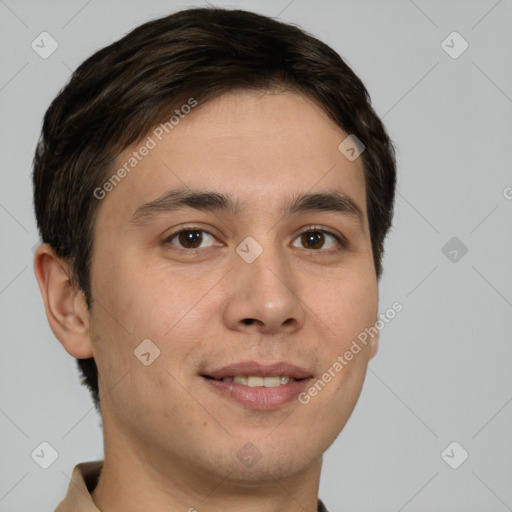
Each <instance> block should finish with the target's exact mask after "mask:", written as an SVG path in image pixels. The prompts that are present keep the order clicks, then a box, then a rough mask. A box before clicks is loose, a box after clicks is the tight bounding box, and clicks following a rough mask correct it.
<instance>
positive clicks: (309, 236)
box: [33, 8, 395, 512]
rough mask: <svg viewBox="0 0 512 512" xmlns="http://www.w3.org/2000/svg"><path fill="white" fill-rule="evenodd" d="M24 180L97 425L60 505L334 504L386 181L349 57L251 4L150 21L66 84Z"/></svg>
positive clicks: (359, 368)
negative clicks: (96, 451)
mask: <svg viewBox="0 0 512 512" xmlns="http://www.w3.org/2000/svg"><path fill="white" fill-rule="evenodd" d="M33 179H34V202H35V210H36V216H37V221H38V226H39V229H40V233H41V237H42V241H43V244H41V245H40V246H39V248H38V249H37V251H36V254H35V259H34V268H35V273H36V276H37V280H38V283H39V286H40V289H41V293H42V296H43V300H44V305H45V310H46V314H47V317H48V321H49V324H50V326H51V328H52V330H53V332H54V334H55V336H56V337H57V338H58V339H59V341H60V342H61V343H62V345H63V347H64V348H65V350H66V351H67V352H68V353H69V354H71V355H72V356H73V357H75V358H77V360H78V364H79V367H80V369H81V371H82V373H83V375H84V382H85V383H86V384H87V386H88V387H89V389H90V390H91V393H92V396H93V399H94V402H95V405H96V407H97V409H98V412H100V414H101V418H102V424H103V429H104V445H105V458H104V461H93V462H88V463H82V464H78V465H77V466H76V467H75V469H74V471H73V477H72V482H71V483H70V486H69V489H68V493H67V495H66V497H65V499H64V500H63V501H62V502H61V503H60V505H59V506H58V507H57V511H58V512H63V511H68V510H69V511H70V510H78V511H97V510H104V511H109V512H117V511H123V512H130V511H139V510H144V511H146V512H153V511H163V510H189V511H193V510H197V511H200V512H201V511H221V510H222V511H224V510H242V511H243V510H247V511H250V510H258V511H268V512H271V511H286V512H288V511H289V512H292V511H299V510H300V511H307V512H313V511H315V510H325V508H324V506H323V504H322V502H321V501H320V500H319V499H318V487H319V480H320V471H321V465H322V454H323V453H324V452H325V450H327V448H328V447H329V446H330V445H331V444H332V443H333V441H334V440H335V439H336V437H337V436H338V435H339V433H340V432H341V430H342V429H343V427H344V425H345V424H346V422H347V421H348V419H349V417H350V415H351V413H352V411H353V409H354V407H355V404H356V402H357V399H358V397H359V394H360V392H361V388H362V385H363V382H364V378H365V374H366V368H367V364H368V361H369V360H370V359H371V358H372V357H373V356H374V355H375V353H376V351H377V342H378V332H377V333H376V334H375V333H373V332H372V331H368V328H369V327H371V326H373V325H374V324H375V321H376V319H377V314H378V286H377V285H378V280H379V278H380V276H381V272H382V268H381V259H382V255H383V244H384V239H385V236H386V234H387V232H388V230H389V227H390V225H391V220H392V212H393V202H394V192H395V159H394V151H393V146H392V143H391V141H390V140H389V138H388V135H387V133H386V130H385V129H384V127H383V125H382V123H381V121H380V120H379V119H378V117H377V116H376V114H375V112H374V111H373V109H372V107H371V105H370V100H369V96H368V93H367V91H366V89H365V88H364V86H363V84H362V83H361V81H360V80H359V79H358V78H357V77H356V76H355V75H354V73H353V72H352V70H351V69H350V68H349V67H348V66H347V65H346V64H345V63H344V61H343V60H342V59H341V58H340V57H339V55H337V54H336V53H335V52H334V51H333V50H332V49H330V48H329V47H328V46H326V45H325V44H323V43H321V42H320V41H318V40H317V39H315V38H313V37H312V36H310V35H308V34H306V33H305V32H303V31H301V30H300V29H298V28H297V27H293V26H290V25H287V24H284V23H281V22H278V21H276V20H272V19H269V18H266V17H264V16H260V15H257V14H254V13H250V12H246V11H240V10H225V9H218V8H215V9H214V8H212V9H190V10H185V11H180V12H178V13H175V14H173V15H170V16H167V17H164V18H161V19H157V20H154V21H151V22H148V23H146V24H144V25H142V26H140V27H138V28H136V29H135V30H133V31H132V32H130V33H129V34H128V35H126V36H125V37H123V38H122V39H120V40H119V41H117V42H115V43H113V44H112V45H110V46H109V47H107V48H104V49H102V50H100V51H99V52H97V53H96V54H94V55H93V56H92V57H90V58H89V59H87V60H86V61H85V62H84V63H83V64H82V65H81V66H80V67H79V68H78V69H77V70H76V72H75V73H74V75H73V77H72V78H71V80H70V82H69V83H68V84H67V86H66V87H65V88H64V89H63V90H62V91H61V92H60V94H59V95H58V96H57V98H56V99H55V100H54V101H53V103H52V104H51V106H50V107H49V109H48V111H47V113H46V115H45V119H44V125H43V131H42V136H41V140H40V142H39V145H38V148H37V151H36V156H35V159H34V174H33ZM363 332H372V335H371V336H370V337H368V336H366V338H362V337H361V333H363ZM356 339H359V340H363V339H364V342H363V343H359V345H358V348H359V350H353V347H354V340H356ZM350 351H352V352H350ZM348 353H352V356H351V357H350V358H349V357H344V356H343V355H344V354H347V355H348Z"/></svg>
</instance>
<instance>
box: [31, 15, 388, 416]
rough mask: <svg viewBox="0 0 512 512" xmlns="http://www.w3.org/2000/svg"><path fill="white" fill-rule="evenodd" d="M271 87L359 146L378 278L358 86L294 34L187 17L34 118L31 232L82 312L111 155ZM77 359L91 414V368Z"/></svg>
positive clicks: (376, 143) (144, 28)
mask: <svg viewBox="0 0 512 512" xmlns="http://www.w3.org/2000/svg"><path fill="white" fill-rule="evenodd" d="M276 88H286V89H289V90H293V91H297V92H300V93H303V94H305V95H306V96H308V97H309V98H311V99H312V100H314V101H315V102H316V103H318V104H319V105H320V106H321V107H322V108H323V109H324V110H325V112H326V113H327V114H328V115H329V116H330V117H331V118H332V119H333V120H334V122H335V123H336V124H337V125H338V126H339V127H340V128H341V129H342V130H344V131H345V132H346V133H348V134H352V135H355V136H356V137H357V138H358V139H360V140H361V141H362V142H363V143H364V145H365V146H366V149H365V151H364V152H363V153H362V154H361V158H362V159H363V162H364V168H365V183H366V196H367V215H368V221H369V228H370V237H371V244H372V250H373V257H374V264H375V270H376V274H377V278H378V279H380V277H381V273H382V267H381V261H382V256H383V251H384V239H385V237H386V234H387V232H388V230H389V229H390V227H391V221H392V217H393V208H394V196H395V182H396V169H395V166H396V163H395V153H394V148H393V145H392V142H391V140H390V139H389V136H388V134H387V132H386V129H385V127H384V126H383V124H382V122H381V120H380V119H379V118H378V116H377V115H376V113H375V112H374V110H373V108H372V106H371V101H370V97H369V94H368V91H367V90H366V88H365V86H364V85H363V83H362V82H361V80H360V79H359V78H358V77H357V76H356V75H355V73H354V72H353V71H352V70H351V69H350V67H349V66H348V65H347V64H346V63H345V62H344V61H343V59H342V58H341V57H340V56H339V55H338V54H337V53H336V52H335V51H334V50H333V49H332V48H330V47H329V46H327V45H326V44H325V43H323V42H321V41H319V40H318V39H316V38H315V37H313V36H311V35H310V34H308V33H307V32H305V31H303V30H301V29H300V28H298V27H296V26H294V25H290V24H286V23H283V22H280V21H277V20H275V19H272V18H268V17H266V16H262V15H259V14H256V13H253V12H249V11H243V10H230V9H224V8H193V9H186V10H182V11H179V12H176V13H174V14H171V15H169V16H166V17H163V18H159V19H156V20H152V21H149V22H147V23H145V24H143V25H141V26H139V27H137V28H135V29H134V30H132V31H131V32H129V33H128V34H127V35H126V36H124V37H123V38H121V39H120V40H118V41H116V42H114V43H113V44H111V45H109V46H107V47H105V48H103V49H101V50H99V51H98V52H96V53H95V54H93V55H92V56H91V57H89V58H88V59H87V60H85V61H84V62H83V63H82V64H81V65H80V66H79V67H78V68H77V69H76V71H75V72H74V73H73V75H72V77H71V79H70V80H69V82H68V83H67V85H66V86H65V87H64V88H63V89H62V90H61V91H60V92H59V94H58V95H57V97H56V98H55V99H54V100H53V102H52V103H51V105H50V107H49V108H48V110H47V112H46V114H45V116H44V122H43V128H42V133H41V137H40V140H39V142H38V145H37V149H36V152H35V157H34V163H33V167H34V169H33V184H34V205H35V213H36V218H37V224H38V228H39V232H40V235H41V239H42V241H43V242H46V243H48V244H50V245H51V246H52V248H53V249H54V250H55V252H56V254H57V255H58V256H59V257H61V258H64V259H66V260H67V261H69V263H70V267H71V269H72V273H73V275H72V276H70V277H71V279H72V283H73V284H74V285H76V286H77V287H79V288H80V289H81V290H82V291H83V293H84V295H85V298H86V301H87V306H88V307H89V308H90V306H91V300H92V299H93V298H92V297H91V289H90V275H89V274H90V266H91V254H92V247H93V243H94V240H93V239H92V228H93V225H94V220H95V214H96V212H97V210H98V206H99V204H98V203H99V201H98V199H97V197H96V196H95V194H94V190H95V189H97V188H98V187H99V186H101V185H102V184H103V183H104V182H105V180H106V179H108V177H109V176H110V173H111V165H112V163H113V161H114V160H115V158H116V156H117V155H118V154H119V153H120V152H121V151H123V150H124V149H125V148H127V147H128V146H130V145H131V144H134V143H136V142H138V141H140V140H142V138H143V137H144V136H146V135H147V134H148V133H149V132H150V130H151V129H152V128H154V127H155V126H156V125H158V124H159V123H161V122H162V120H164V119H168V118H169V116H170V115H172V113H173V112H174V110H175V109H176V108H177V107H179V106H180V105H182V104H184V103H186V102H187V100H188V99H189V98H191V97H193V98H195V100H197V101H198V102H199V103H200V104H204V103H205V102H206V101H208V100H210V99H213V98H215V97H218V96H220V95H221V94H223V93H226V92H229V91H232V90H235V89H249V90H262V91H265V90H273V89H276ZM77 361H78V365H79V368H80V370H81V372H82V376H83V379H82V383H84V384H86V385H87V387H88V388H89V389H90V391H91V393H92V397H93V400H94V403H95V406H96V409H97V410H98V412H101V409H100V399H99V390H98V376H97V371H98V370H97V367H96V364H95V361H94V359H93V358H89V359H78V360H77Z"/></svg>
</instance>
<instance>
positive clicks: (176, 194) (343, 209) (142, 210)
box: [131, 188, 364, 231]
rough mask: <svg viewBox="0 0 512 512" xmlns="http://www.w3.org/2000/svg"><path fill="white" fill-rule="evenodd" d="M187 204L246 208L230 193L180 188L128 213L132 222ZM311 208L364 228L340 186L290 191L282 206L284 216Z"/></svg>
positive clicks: (203, 207)
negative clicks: (291, 192) (315, 191)
mask: <svg viewBox="0 0 512 512" xmlns="http://www.w3.org/2000/svg"><path fill="white" fill-rule="evenodd" d="M187 207H188V208H194V209H196V210H200V211H207V212H226V213H228V214H230V215H240V214H242V213H243V212H245V211H246V209H245V208H243V207H241V205H240V203H239V201H238V200H235V199H234V198H233V197H232V196H230V195H229V194H222V193H219V192H214V191H203V190H191V189H190V188H179V189H175V190H169V191H168V192H166V193H165V194H163V195H162V196H160V197H158V198H157V199H155V200H153V201H150V202H148V203H145V204H142V205H140V206H139V207H138V208H137V209H136V210H135V212H134V214H133V216H132V217H131V222H132V223H134V224H144V223H146V222H148V221H150V220H152V219H154V218H155V217H158V216H160V215H164V214H166V213H169V212H172V211H176V210H182V209H184V208H187ZM313 211H315V212H327V213H338V214H342V215H345V216H347V217H348V218H351V219H352V220H354V221H356V223H357V224H358V225H359V227H360V228H361V229H362V230H363V231H364V216H363V213H362V211H361V209H360V208H359V206H358V205H357V203H356V202H355V201H354V200H353V199H352V198H351V197H349V196H348V195H346V194H345V193H343V192H340V191H339V190H326V191H324V192H319V193H314V194H308V193H306V194H295V195H290V196H288V197H287V199H286V201H285V203H284V205H283V207H282V208H281V214H282V215H283V216H284V217H287V216H291V215H294V214H299V213H307V212H313Z"/></svg>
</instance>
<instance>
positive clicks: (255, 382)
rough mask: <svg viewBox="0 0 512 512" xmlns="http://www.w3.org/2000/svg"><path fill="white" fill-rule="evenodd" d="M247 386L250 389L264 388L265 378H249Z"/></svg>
mask: <svg viewBox="0 0 512 512" xmlns="http://www.w3.org/2000/svg"><path fill="white" fill-rule="evenodd" d="M247 385H248V386H249V387H250V388H255V387H257V386H263V377H253V376H252V375H251V376H249V377H247Z"/></svg>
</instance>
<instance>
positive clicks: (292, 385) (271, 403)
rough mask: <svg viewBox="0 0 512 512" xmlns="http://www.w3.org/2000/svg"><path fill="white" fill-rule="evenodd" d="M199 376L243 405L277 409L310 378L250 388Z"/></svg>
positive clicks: (295, 394)
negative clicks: (268, 386)
mask: <svg viewBox="0 0 512 512" xmlns="http://www.w3.org/2000/svg"><path fill="white" fill-rule="evenodd" d="M201 378H202V379H203V380H204V381H206V383H207V384H209V385H210V386H212V388H213V389H215V390H217V391H218V392H220V393H222V394H224V395H226V396H228V397H230V398H232V399H233V400H235V401H236V402H238V403H240V404H242V405H244V406H245V407H248V408H249V409H260V410H268V409H277V408H278V407H281V406H282V405H284V404H285V403H287V402H289V401H291V400H293V399H294V398H296V397H297V396H298V395H299V393H301V392H302V391H303V390H304V388H305V387H306V386H307V385H308V382H309V381H310V380H311V379H310V378H308V379H302V380H296V381H292V382H288V384H281V385H280V386H276V387H274V388H265V387H263V386H257V387H254V388H251V387H249V386H244V385H243V384H237V383H236V382H224V381H222V380H215V379H207V378H206V377H201Z"/></svg>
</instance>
